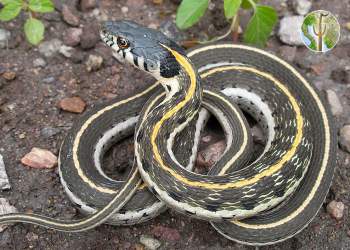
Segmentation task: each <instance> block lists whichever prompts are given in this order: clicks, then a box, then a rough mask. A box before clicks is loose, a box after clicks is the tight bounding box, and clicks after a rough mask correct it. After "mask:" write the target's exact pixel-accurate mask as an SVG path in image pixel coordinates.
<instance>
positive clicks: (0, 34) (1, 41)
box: [0, 29, 11, 49]
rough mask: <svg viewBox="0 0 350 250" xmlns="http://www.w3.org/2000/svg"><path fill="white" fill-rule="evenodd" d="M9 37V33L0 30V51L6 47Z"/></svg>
mask: <svg viewBox="0 0 350 250" xmlns="http://www.w3.org/2000/svg"><path fill="white" fill-rule="evenodd" d="M10 37H11V32H10V31H8V30H5V29H0V49H4V48H6V47H7V45H8V41H9V39H10Z"/></svg>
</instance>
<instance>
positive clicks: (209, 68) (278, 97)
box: [0, 21, 336, 245]
mask: <svg viewBox="0 0 350 250" xmlns="http://www.w3.org/2000/svg"><path fill="white" fill-rule="evenodd" d="M101 38H102V40H103V41H104V42H105V43H106V44H107V45H108V46H110V47H111V48H112V51H113V55H114V57H116V58H117V59H118V60H120V61H121V62H126V63H129V64H131V65H133V66H135V67H137V68H139V69H141V70H143V71H145V72H147V73H149V74H151V75H152V76H154V77H155V78H156V79H157V82H156V83H154V84H152V85H150V86H148V87H146V88H144V89H142V90H141V91H140V92H139V93H137V94H134V95H131V96H128V97H124V98H117V99H114V100H111V101H109V102H108V103H104V104H102V105H99V106H96V107H94V108H92V109H91V110H90V111H89V112H87V113H86V114H85V115H83V116H82V117H81V118H80V119H78V121H77V122H76V123H75V124H74V126H73V127H72V129H71V131H70V132H69V134H68V135H67V137H66V139H65V140H64V142H63V144H62V146H61V150H60V156H59V174H60V178H61V182H62V184H63V186H64V188H65V191H66V192H67V194H68V196H69V197H70V199H71V200H72V202H73V203H74V204H76V205H77V206H78V207H79V208H80V209H81V211H82V212H84V213H86V214H88V215H87V217H86V218H85V219H82V220H77V221H61V220H58V219H53V218H49V217H46V216H41V215H35V214H31V215H29V214H23V213H16V214H7V215H2V216H0V224H5V223H10V222H27V223H32V224H37V225H41V226H44V227H48V228H53V229H57V230H61V231H68V232H75V231H83V230H87V229H89V228H92V227H95V226H97V225H99V224H101V223H103V222H106V223H109V224H114V225H132V224H136V223H140V222H144V221H147V220H149V219H151V218H153V217H155V216H156V215H158V214H159V213H161V212H162V211H164V210H165V209H166V208H167V207H170V208H173V209H175V210H176V211H178V212H181V213H184V214H187V215H189V216H192V217H196V218H199V219H205V220H208V221H210V223H211V224H212V225H213V227H214V228H215V229H216V230H217V231H218V232H219V233H221V234H222V235H224V236H225V237H227V238H229V239H231V240H234V241H237V242H240V243H243V244H250V245H268V244H273V243H276V242H280V241H283V240H285V239H288V238H290V237H292V236H293V235H295V234H296V233H298V232H300V231H301V230H302V229H303V228H304V227H306V226H307V225H308V224H309V222H310V221H311V220H312V219H313V217H314V216H315V215H316V214H317V211H318V210H319V208H320V206H321V205H322V203H323V201H324V199H325V197H326V195H327V192H328V189H329V187H330V184H331V180H332V177H333V171H334V166H335V147H336V146H335V145H336V144H335V135H334V129H333V127H332V120H331V116H330V113H329V111H328V109H327V107H326V106H325V105H324V101H323V97H322V96H321V95H320V94H319V93H318V91H317V90H316V89H315V88H314V87H313V86H312V85H311V84H310V83H309V82H308V81H307V80H306V79H305V78H304V77H303V76H302V75H301V74H300V73H298V71H296V70H295V69H294V68H293V67H292V66H290V65H289V64H288V63H286V62H285V61H283V60H281V59H279V58H278V57H276V56H274V55H272V54H269V53H267V52H265V51H263V50H260V49H257V48H253V47H248V46H243V45H234V44H230V43H215V44H208V45H203V46H199V47H196V48H193V49H190V50H189V51H184V50H183V49H182V48H181V47H180V46H178V45H177V44H176V43H175V42H173V41H172V40H170V39H169V38H167V37H166V36H165V35H163V34H162V33H161V32H159V31H156V30H153V29H150V28H145V27H143V26H141V25H138V24H136V23H134V22H131V21H114V22H106V23H105V24H104V27H103V29H102V30H101ZM242 111H243V112H245V113H247V114H249V115H250V116H251V117H252V118H253V119H254V120H255V121H256V122H257V123H258V124H259V126H260V127H261V128H262V130H263V133H264V135H265V137H266V138H267V139H266V142H265V147H264V150H263V152H262V154H261V155H260V156H259V157H258V158H257V159H251V154H252V152H251V148H252V139H251V132H250V128H249V126H248V123H247V121H246V119H245V116H244V115H243V112H242ZM210 114H211V115H213V116H215V118H216V119H217V120H218V121H219V123H220V125H221V127H222V128H223V131H224V133H225V138H226V145H227V146H226V149H225V151H224V153H223V155H222V157H221V158H220V160H219V161H218V162H216V164H215V165H214V166H213V167H212V168H211V169H210V170H209V173H208V174H207V175H201V174H197V173H194V172H192V171H191V170H192V169H193V166H194V162H195V159H196V153H197V149H198V144H199V138H200V132H201V130H202V129H203V127H204V125H205V123H206V121H207V119H208V117H209V115H210ZM134 131H135V134H134V147H135V161H134V164H133V166H132V168H131V171H130V174H129V176H128V178H127V179H126V180H125V181H116V180H113V179H111V178H109V177H108V176H107V175H106V174H105V173H104V172H103V170H102V167H101V165H102V164H101V159H102V158H103V155H104V154H105V152H106V151H107V150H108V149H109V148H110V147H111V146H112V145H113V144H114V143H116V142H117V141H120V140H122V139H124V138H126V137H127V136H130V135H132V134H133V133H134Z"/></svg>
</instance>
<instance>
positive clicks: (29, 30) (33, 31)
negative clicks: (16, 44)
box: [24, 18, 45, 45]
mask: <svg viewBox="0 0 350 250" xmlns="http://www.w3.org/2000/svg"><path fill="white" fill-rule="evenodd" d="M44 31H45V27H44V24H43V23H42V22H41V21H40V20H38V19H35V18H29V19H27V21H26V23H25V24H24V33H25V34H26V37H27V40H28V42H30V43H31V44H33V45H37V44H38V43H40V41H41V40H43V38H44Z"/></svg>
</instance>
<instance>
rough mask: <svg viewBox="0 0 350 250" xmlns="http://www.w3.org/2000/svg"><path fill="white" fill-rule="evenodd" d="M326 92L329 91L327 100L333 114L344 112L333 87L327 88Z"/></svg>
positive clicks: (337, 114)
mask: <svg viewBox="0 0 350 250" xmlns="http://www.w3.org/2000/svg"><path fill="white" fill-rule="evenodd" d="M326 93H327V100H328V103H329V105H330V108H331V111H332V114H333V115H335V116H340V115H341V114H342V113H343V106H342V104H341V102H340V100H339V98H338V96H337V94H336V93H335V92H334V91H333V90H331V89H329V90H327V91H326Z"/></svg>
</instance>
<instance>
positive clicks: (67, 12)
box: [62, 4, 80, 26]
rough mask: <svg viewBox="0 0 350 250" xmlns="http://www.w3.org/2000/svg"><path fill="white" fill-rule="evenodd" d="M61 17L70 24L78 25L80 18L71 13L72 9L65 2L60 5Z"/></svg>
mask: <svg viewBox="0 0 350 250" xmlns="http://www.w3.org/2000/svg"><path fill="white" fill-rule="evenodd" d="M62 18H63V20H64V21H65V22H66V23H68V24H69V25H71V26H79V23H80V18H79V17H78V16H76V15H75V14H73V12H72V10H71V9H70V8H69V7H68V6H67V5H65V4H64V5H63V6H62Z"/></svg>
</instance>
